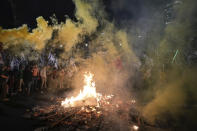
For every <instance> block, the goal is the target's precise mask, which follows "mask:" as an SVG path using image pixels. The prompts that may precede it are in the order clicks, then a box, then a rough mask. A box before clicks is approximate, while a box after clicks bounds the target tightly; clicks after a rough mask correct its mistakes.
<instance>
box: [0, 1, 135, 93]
mask: <svg viewBox="0 0 197 131" xmlns="http://www.w3.org/2000/svg"><path fill="white" fill-rule="evenodd" d="M73 2H74V4H75V7H76V10H75V17H76V19H77V20H76V21H73V20H71V19H70V18H66V20H65V22H62V23H60V24H58V22H57V21H56V20H55V18H54V17H52V22H53V24H52V25H49V24H48V21H46V20H45V19H44V18H43V17H42V16H40V17H38V18H37V19H36V20H37V28H35V29H32V31H31V32H30V31H29V29H28V26H27V25H23V26H21V27H19V28H14V29H8V30H6V29H2V28H1V30H0V42H2V43H3V48H4V50H7V51H8V52H11V54H10V55H11V56H12V57H15V56H17V57H22V56H25V58H26V59H27V60H28V61H32V60H36V61H37V62H40V59H42V60H45V58H46V59H47V60H45V61H46V62H43V63H45V64H46V63H49V61H50V60H49V59H48V58H53V59H54V61H55V60H56V59H58V60H57V61H58V62H57V63H58V64H59V66H64V67H65V68H67V70H68V71H69V72H72V74H74V75H73V77H72V78H71V79H72V80H71V85H72V87H74V88H75V89H76V92H77V91H78V90H79V89H81V88H82V84H83V82H82V81H83V80H81V79H83V73H84V72H87V71H90V72H92V73H93V74H94V76H95V77H94V79H95V81H96V86H97V89H98V91H101V93H110V94H117V95H120V93H121V95H123V96H126V95H124V93H127V91H126V90H127V88H126V87H127V82H128V79H129V78H130V77H131V75H133V69H134V68H136V67H137V66H138V64H139V61H138V58H137V57H136V56H135V53H134V52H133V50H132V47H131V46H130V45H129V42H128V36H127V33H126V31H125V30H124V29H118V28H116V26H115V25H114V23H112V22H110V21H109V20H108V19H107V15H106V13H105V9H104V5H103V3H102V2H101V1H99V0H95V1H91V0H73ZM43 56H44V57H45V58H42V57H43Z"/></svg>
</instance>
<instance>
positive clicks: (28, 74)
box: [23, 69, 32, 83]
mask: <svg viewBox="0 0 197 131" xmlns="http://www.w3.org/2000/svg"><path fill="white" fill-rule="evenodd" d="M23 80H24V82H25V83H27V82H29V81H32V72H31V70H29V69H25V70H24V72H23Z"/></svg>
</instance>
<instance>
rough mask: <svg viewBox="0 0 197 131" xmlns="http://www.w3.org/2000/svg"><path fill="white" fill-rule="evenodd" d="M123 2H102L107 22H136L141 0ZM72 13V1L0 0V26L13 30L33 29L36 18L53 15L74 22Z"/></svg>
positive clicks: (119, 0) (115, 0) (108, 0)
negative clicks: (68, 18)
mask: <svg viewBox="0 0 197 131" xmlns="http://www.w3.org/2000/svg"><path fill="white" fill-rule="evenodd" d="M123 1H124V2H122V1H121V0H103V3H104V6H105V10H106V12H107V14H108V19H109V20H114V19H115V21H117V22H119V21H120V20H125V19H126V20H127V19H132V20H136V19H137V18H138V16H139V14H140V11H141V3H142V0H123ZM128 1H129V2H128ZM125 6H127V7H128V8H125ZM122 7H124V8H122ZM74 13H75V5H74V3H73V2H72V0H1V5H0V18H1V20H0V26H1V27H3V28H13V27H19V26H21V25H22V24H27V25H28V26H29V27H30V28H34V27H36V18H37V17H38V16H43V17H44V18H45V19H46V20H49V19H50V16H52V15H53V14H55V15H56V17H57V19H58V21H59V22H60V21H65V15H68V16H69V17H70V18H71V19H73V20H75V16H74Z"/></svg>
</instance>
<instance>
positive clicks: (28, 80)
mask: <svg viewBox="0 0 197 131" xmlns="http://www.w3.org/2000/svg"><path fill="white" fill-rule="evenodd" d="M23 76H24V83H25V88H26V90H25V92H27V95H28V96H29V95H30V92H31V87H32V83H33V81H32V72H31V67H30V66H29V65H28V66H27V67H26V68H25V70H24V75H23Z"/></svg>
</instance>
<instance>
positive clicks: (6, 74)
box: [0, 70, 9, 83]
mask: <svg viewBox="0 0 197 131" xmlns="http://www.w3.org/2000/svg"><path fill="white" fill-rule="evenodd" d="M1 75H4V76H7V77H8V76H9V74H8V72H7V71H6V70H5V71H0V82H1V83H4V82H6V83H7V81H8V78H3V77H1Z"/></svg>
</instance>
